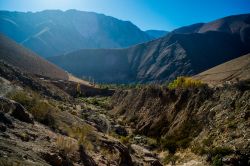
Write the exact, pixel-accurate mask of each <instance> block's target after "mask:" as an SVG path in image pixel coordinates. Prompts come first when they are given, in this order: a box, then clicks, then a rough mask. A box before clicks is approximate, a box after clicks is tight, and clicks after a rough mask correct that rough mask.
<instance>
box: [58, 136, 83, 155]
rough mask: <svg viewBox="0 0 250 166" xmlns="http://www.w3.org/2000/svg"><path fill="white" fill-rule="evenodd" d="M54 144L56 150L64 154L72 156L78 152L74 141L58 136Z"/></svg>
mask: <svg viewBox="0 0 250 166" xmlns="http://www.w3.org/2000/svg"><path fill="white" fill-rule="evenodd" d="M55 143H56V146H57V148H58V149H60V150H62V151H64V152H65V153H66V154H72V153H74V152H75V151H77V150H78V144H77V142H76V140H74V139H72V138H69V137H64V136H59V137H57V139H56V142H55Z"/></svg>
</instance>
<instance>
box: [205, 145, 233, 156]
mask: <svg viewBox="0 0 250 166" xmlns="http://www.w3.org/2000/svg"><path fill="white" fill-rule="evenodd" d="M208 153H210V154H211V156H213V157H215V156H217V155H220V156H226V155H230V154H232V153H233V150H232V149H231V148H229V147H215V148H212V149H210V150H209V151H208Z"/></svg>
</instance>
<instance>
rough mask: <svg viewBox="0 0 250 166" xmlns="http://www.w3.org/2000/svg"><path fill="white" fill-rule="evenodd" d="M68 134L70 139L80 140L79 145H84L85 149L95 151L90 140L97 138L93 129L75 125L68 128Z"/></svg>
mask: <svg viewBox="0 0 250 166" xmlns="http://www.w3.org/2000/svg"><path fill="white" fill-rule="evenodd" d="M66 130H67V133H68V135H69V136H70V137H72V138H75V139H77V140H78V144H82V145H84V147H85V148H86V149H88V150H92V149H93V145H92V143H91V141H90V140H89V137H91V136H92V137H95V136H94V133H93V129H92V127H91V126H88V125H81V126H80V125H73V126H71V127H68V128H67V129H66Z"/></svg>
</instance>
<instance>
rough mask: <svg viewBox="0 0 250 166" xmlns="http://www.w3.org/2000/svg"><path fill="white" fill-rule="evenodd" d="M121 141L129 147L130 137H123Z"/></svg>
mask: <svg viewBox="0 0 250 166" xmlns="http://www.w3.org/2000/svg"><path fill="white" fill-rule="evenodd" d="M120 140H121V143H123V144H125V145H128V144H129V137H128V136H127V137H124V136H121V138H120Z"/></svg>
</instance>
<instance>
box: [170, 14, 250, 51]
mask: <svg viewBox="0 0 250 166" xmlns="http://www.w3.org/2000/svg"><path fill="white" fill-rule="evenodd" d="M209 31H217V32H226V33H229V34H233V35H238V36H239V37H240V38H241V40H242V42H243V43H244V44H246V45H247V46H248V47H250V14H241V15H234V16H228V17H225V18H222V19H218V20H215V21H212V22H209V23H197V24H193V25H190V26H185V27H181V28H178V29H176V30H174V31H173V33H205V32H209Z"/></svg>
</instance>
